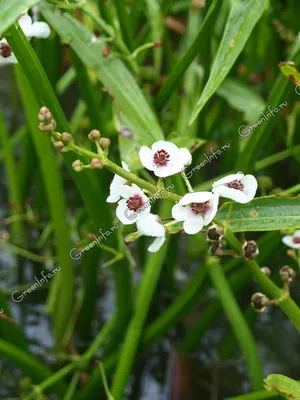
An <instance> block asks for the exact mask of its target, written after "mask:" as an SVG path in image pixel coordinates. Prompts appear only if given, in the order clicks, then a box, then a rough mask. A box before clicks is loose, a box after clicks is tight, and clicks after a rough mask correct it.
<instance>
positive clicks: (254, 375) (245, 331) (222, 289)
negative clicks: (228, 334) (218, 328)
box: [207, 258, 263, 390]
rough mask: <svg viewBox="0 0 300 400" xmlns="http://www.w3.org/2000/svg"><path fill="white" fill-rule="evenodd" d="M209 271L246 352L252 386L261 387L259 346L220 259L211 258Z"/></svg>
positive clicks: (242, 348) (261, 374)
mask: <svg viewBox="0 0 300 400" xmlns="http://www.w3.org/2000/svg"><path fill="white" fill-rule="evenodd" d="M207 272H208V274H209V275H210V278H211V280H212V283H213V285H214V287H215V289H216V291H217V293H218V296H219V298H220V300H221V303H222V306H223V308H224V310H225V313H226V315H227V318H228V319H229V321H230V323H231V326H232V329H233V331H234V333H235V335H236V338H237V340H238V342H239V344H240V347H241V350H242V352H243V354H244V357H245V363H246V365H247V368H248V372H249V378H250V381H251V383H252V387H253V389H255V390H257V389H260V388H261V387H262V380H263V371H262V365H261V362H260V359H259V355H258V351H257V347H256V345H255V342H254V339H253V336H252V334H251V331H250V329H249V326H248V325H247V322H246V321H245V319H244V316H243V314H242V312H241V309H240V308H239V306H238V304H237V302H236V300H235V297H234V295H233V293H232V291H231V288H230V286H229V284H228V281H227V279H226V278H225V275H224V272H223V269H222V266H221V265H220V262H219V260H217V259H214V258H211V259H210V260H209V261H208V263H207Z"/></svg>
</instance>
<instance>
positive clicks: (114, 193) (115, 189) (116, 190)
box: [106, 161, 129, 203]
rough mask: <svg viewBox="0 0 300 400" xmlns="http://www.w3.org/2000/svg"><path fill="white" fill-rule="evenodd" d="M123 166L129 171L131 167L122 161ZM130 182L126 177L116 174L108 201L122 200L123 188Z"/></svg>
mask: <svg viewBox="0 0 300 400" xmlns="http://www.w3.org/2000/svg"><path fill="white" fill-rule="evenodd" d="M122 167H123V168H124V169H125V171H127V172H129V168H128V167H127V165H126V164H125V163H124V161H122ZM127 183H128V182H127V181H126V179H124V178H122V177H121V176H119V175H115V176H114V178H113V180H112V182H111V184H110V187H109V191H110V193H109V196H108V198H107V199H106V201H107V203H116V202H117V201H119V200H120V198H121V188H122V187H123V186H124V185H126V184H127Z"/></svg>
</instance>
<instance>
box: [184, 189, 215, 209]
mask: <svg viewBox="0 0 300 400" xmlns="http://www.w3.org/2000/svg"><path fill="white" fill-rule="evenodd" d="M211 197H212V192H194V193H187V194H186V195H185V196H183V198H182V199H181V200H180V201H179V204H180V205H181V206H186V205H188V204H191V203H205V202H206V201H208V200H210V199H211Z"/></svg>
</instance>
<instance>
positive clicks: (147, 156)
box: [139, 146, 154, 171]
mask: <svg viewBox="0 0 300 400" xmlns="http://www.w3.org/2000/svg"><path fill="white" fill-rule="evenodd" d="M139 156H140V160H141V163H142V165H143V166H144V167H145V168H147V169H149V170H150V171H153V169H154V164H153V151H152V150H151V149H149V147H146V146H142V147H141V148H140V152H139Z"/></svg>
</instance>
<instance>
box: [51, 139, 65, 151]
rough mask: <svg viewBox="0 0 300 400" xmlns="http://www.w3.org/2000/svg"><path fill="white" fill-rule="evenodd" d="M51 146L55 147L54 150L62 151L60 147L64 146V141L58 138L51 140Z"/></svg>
mask: <svg viewBox="0 0 300 400" xmlns="http://www.w3.org/2000/svg"><path fill="white" fill-rule="evenodd" d="M53 146H54V148H55V150H56V151H62V149H63V148H64V143H63V142H62V141H60V140H58V141H56V142H53Z"/></svg>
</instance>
